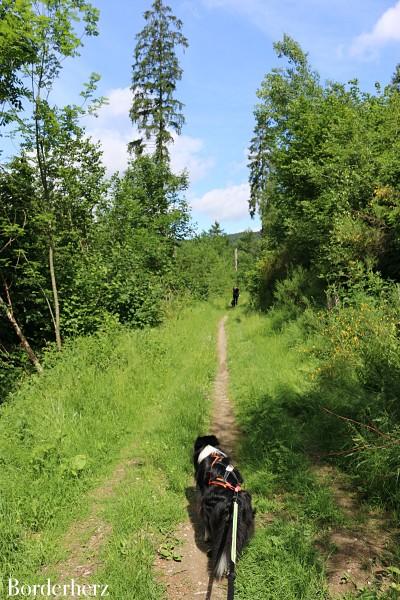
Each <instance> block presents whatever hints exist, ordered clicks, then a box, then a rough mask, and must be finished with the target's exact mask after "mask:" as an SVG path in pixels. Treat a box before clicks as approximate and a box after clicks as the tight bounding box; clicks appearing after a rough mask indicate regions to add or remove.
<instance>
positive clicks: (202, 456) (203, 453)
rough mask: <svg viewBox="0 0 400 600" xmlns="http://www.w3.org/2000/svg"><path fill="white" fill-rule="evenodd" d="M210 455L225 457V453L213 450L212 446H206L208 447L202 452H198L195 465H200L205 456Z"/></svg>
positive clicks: (216, 449)
mask: <svg viewBox="0 0 400 600" xmlns="http://www.w3.org/2000/svg"><path fill="white" fill-rule="evenodd" d="M210 454H217V455H219V456H223V457H224V458H226V456H227V455H226V454H225V452H222V450H219V449H218V448H215V447H214V446H211V445H210V444H208V446H206V447H205V448H203V450H202V451H201V452H200V454H199V457H198V459H197V464H200V463H201V462H202V461H203V460H204V459H205V458H207V456H210Z"/></svg>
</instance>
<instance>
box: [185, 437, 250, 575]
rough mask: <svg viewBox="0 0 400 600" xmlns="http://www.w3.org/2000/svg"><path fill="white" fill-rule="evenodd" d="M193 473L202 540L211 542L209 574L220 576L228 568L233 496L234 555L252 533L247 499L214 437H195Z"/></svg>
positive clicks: (239, 476)
mask: <svg viewBox="0 0 400 600" xmlns="http://www.w3.org/2000/svg"><path fill="white" fill-rule="evenodd" d="M193 462H194V471H195V479H196V483H197V487H198V489H199V490H200V497H201V501H200V516H201V519H202V521H203V525H204V531H205V534H204V540H205V541H206V542H207V541H210V542H211V558H212V564H213V574H214V576H215V577H217V578H220V577H223V576H224V574H226V573H227V572H228V570H229V566H230V549H231V543H232V510H233V497H234V495H235V494H236V495H237V499H238V528H237V541H236V548H237V553H238V555H240V553H241V551H242V550H243V548H244V546H245V545H246V543H247V542H248V540H249V539H250V537H251V535H252V533H253V531H254V514H255V511H254V510H253V509H252V506H251V496H250V494H249V493H248V492H245V491H243V490H242V489H241V485H242V484H243V479H242V476H241V475H240V473H239V471H238V470H237V469H236V468H234V467H233V466H232V465H231V462H230V459H229V456H228V455H227V454H225V452H223V451H222V450H221V448H220V446H219V441H218V438H216V437H215V435H205V436H202V437H198V438H197V440H196V441H195V444H194V456H193Z"/></svg>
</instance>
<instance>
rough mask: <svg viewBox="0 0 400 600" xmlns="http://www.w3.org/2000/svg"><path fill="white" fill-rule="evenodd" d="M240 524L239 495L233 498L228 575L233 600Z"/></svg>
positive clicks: (228, 597)
mask: <svg viewBox="0 0 400 600" xmlns="http://www.w3.org/2000/svg"><path fill="white" fill-rule="evenodd" d="M237 526H238V500H237V495H235V496H234V498H233V515H232V544H231V564H230V568H229V575H228V596H227V600H233V598H234V595H235V566H236V540H237Z"/></svg>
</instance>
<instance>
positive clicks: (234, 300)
mask: <svg viewBox="0 0 400 600" xmlns="http://www.w3.org/2000/svg"><path fill="white" fill-rule="evenodd" d="M238 300H239V288H238V287H234V288H233V290H232V306H237V303H238Z"/></svg>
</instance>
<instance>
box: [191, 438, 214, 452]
mask: <svg viewBox="0 0 400 600" xmlns="http://www.w3.org/2000/svg"><path fill="white" fill-rule="evenodd" d="M206 446H219V440H218V438H217V437H215V435H199V436H198V438H197V439H196V441H195V443H194V451H195V452H198V451H199V450H200V449H201V448H205V447H206Z"/></svg>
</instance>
